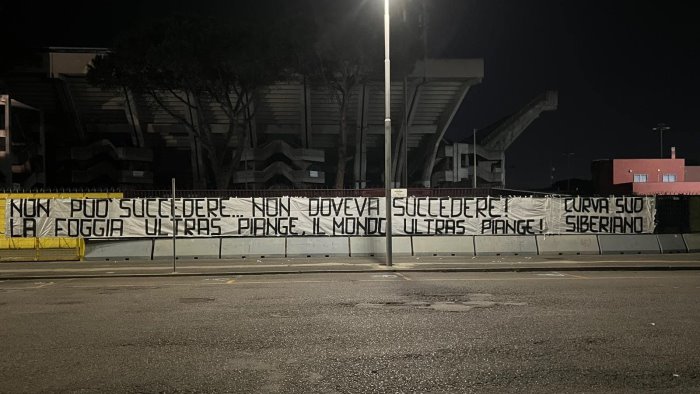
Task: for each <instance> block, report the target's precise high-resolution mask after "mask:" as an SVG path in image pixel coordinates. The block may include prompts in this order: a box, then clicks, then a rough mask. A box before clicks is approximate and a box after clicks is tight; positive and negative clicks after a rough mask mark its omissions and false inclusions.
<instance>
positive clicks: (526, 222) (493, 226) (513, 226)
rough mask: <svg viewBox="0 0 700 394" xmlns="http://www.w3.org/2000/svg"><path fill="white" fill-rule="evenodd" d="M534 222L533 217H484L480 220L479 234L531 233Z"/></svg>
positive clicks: (533, 232)
mask: <svg viewBox="0 0 700 394" xmlns="http://www.w3.org/2000/svg"><path fill="white" fill-rule="evenodd" d="M534 223H535V219H513V220H511V219H486V220H483V221H482V222H481V234H491V235H533V234H535V230H534V228H533V226H534ZM540 226H541V224H540Z"/></svg>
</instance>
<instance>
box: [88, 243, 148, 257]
mask: <svg viewBox="0 0 700 394" xmlns="http://www.w3.org/2000/svg"><path fill="white" fill-rule="evenodd" d="M152 256H153V240H152V239H135V240H122V241H113V240H96V239H94V240H93V239H86V240H85V257H84V259H85V260H89V261H99V260H102V261H106V260H150V259H151V257H152Z"/></svg>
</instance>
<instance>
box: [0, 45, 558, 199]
mask: <svg viewBox="0 0 700 394" xmlns="http://www.w3.org/2000/svg"><path fill="white" fill-rule="evenodd" d="M104 52H105V50H102V49H90V48H88V49H85V48H50V49H49V50H48V51H47V53H45V54H44V56H43V58H42V62H41V64H37V65H36V66H35V67H34V68H31V69H24V70H17V71H16V72H14V73H13V74H12V75H11V76H10V77H8V78H7V80H6V85H7V86H6V88H5V90H7V92H0V93H5V94H7V93H9V95H10V97H12V98H17V99H18V100H21V101H22V102H24V103H26V104H28V105H31V106H32V107H35V108H38V109H40V110H41V111H42V113H43V114H45V115H46V116H45V118H46V134H47V141H48V142H44V140H43V139H42V140H41V141H36V142H35V144H44V146H40V147H31V149H30V147H28V146H26V144H25V145H24V146H20V145H17V147H16V148H14V149H13V150H14V151H17V149H19V150H20V151H21V150H22V149H24V150H31V151H33V152H34V151H36V152H40V151H42V150H43V149H44V148H49V151H50V152H49V153H48V158H47V160H48V161H49V165H48V168H47V177H48V185H50V186H72V187H90V186H95V185H99V186H105V185H108V186H114V187H120V188H125V189H152V188H165V187H163V186H166V185H167V184H169V180H170V177H171V176H174V175H176V174H177V175H178V184H179V185H183V187H190V188H203V187H204V186H205V184H204V166H203V160H202V158H201V157H198V155H197V153H196V152H197V149H194V146H196V144H197V143H198V141H197V140H196V136H194V135H193V133H192V132H190V131H188V129H187V128H186V127H185V126H184V125H183V124H182V123H181V122H180V121H178V120H177V119H176V118H174V117H173V116H171V115H170V114H168V112H166V111H164V110H163V109H162V108H161V107H159V106H158V105H155V103H154V102H152V101H151V100H149V99H148V98H147V97H146V96H143V95H138V94H135V93H134V92H131V91H129V90H127V89H115V90H103V89H100V88H97V87H95V86H91V85H90V84H89V83H88V82H87V79H86V71H87V65H88V64H89V62H90V61H91V59H92V58H93V57H94V56H95V55H97V54H100V53H104ZM483 76H484V66H483V61H482V60H481V59H449V60H448V59H428V60H426V61H421V62H418V63H417V64H416V66H415V69H414V71H413V72H412V73H411V74H410V75H409V76H408V77H407V78H405V79H404V80H402V81H394V82H392V85H391V94H392V97H391V102H392V110H391V113H392V119H395V121H394V122H393V137H392V140H393V143H394V146H393V147H392V152H393V155H392V159H393V161H392V171H393V179H394V180H395V181H396V182H395V183H396V185H397V186H407V185H406V183H408V185H409V186H426V187H428V186H441V185H445V186H447V185H454V184H455V183H459V182H460V181H462V180H463V179H464V178H465V177H466V178H471V176H473V174H474V171H472V170H471V169H470V168H471V167H472V165H471V164H470V163H465V162H464V160H459V153H460V152H461V153H468V152H472V153H473V150H471V148H470V146H471V145H469V144H451V143H448V142H446V141H445V140H444V136H445V133H446V131H447V129H448V128H449V127H450V124H451V122H452V119H453V118H454V116H455V114H456V112H457V110H458V109H459V108H460V106H461V105H462V102H463V100H464V98H465V96H466V95H467V93H468V92H469V89H470V88H471V87H472V86H474V85H476V84H478V83H480V82H481V80H482V78H483ZM332 97H333V95H332V94H330V92H328V91H324V90H322V89H317V88H312V87H311V86H310V84H308V83H304V80H303V79H301V78H300V79H299V80H296V81H282V82H278V83H276V84H274V85H271V86H267V87H265V88H263V89H261V90H260V91H259V92H258V93H257V94H256V96H255V97H254V98H253V99H252V103H251V105H250V110H251V112H252V114H253V115H252V116H251V117H250V121H249V123H248V124H247V125H246V127H247V132H248V133H249V136H248V137H249V138H248V143H249V145H248V146H247V147H246V150H245V152H244V154H243V155H242V157H241V163H240V164H241V165H240V168H239V170H238V171H236V172H234V174H233V179H232V183H233V185H234V187H236V188H269V187H285V188H288V187H297V188H325V187H328V186H330V185H332V183H333V179H331V178H332V177H333V175H334V174H335V165H336V163H335V157H334V155H335V151H336V146H337V141H338V130H339V110H338V105H337V104H336V103H335V102H334V100H333V98H332ZM163 100H164V101H165V103H166V105H168V106H169V108H170V109H171V110H173V111H176V112H177V114H179V115H181V116H183V117H187V118H188V119H196V118H199V117H198V116H197V114H193V113H192V112H193V110H192V109H191V108H188V107H187V106H186V105H184V104H183V103H182V102H181V101H179V100H177V99H176V98H175V97H173V96H168V95H164V96H163ZM383 105H384V91H383V84H382V81H381V80H377V81H371V82H368V83H366V84H364V85H361V86H359V87H358V88H357V89H356V90H355V91H354V92H353V94H352V95H351V99H350V105H349V109H348V112H347V113H348V116H347V124H348V129H349V130H348V131H349V133H348V134H349V138H348V140H349V151H350V152H351V155H352V157H353V158H352V160H351V162H350V163H349V165H350V166H349V168H348V171H349V172H350V175H349V176H348V178H347V179H348V182H346V184H348V185H350V184H352V186H353V187H355V188H365V187H377V186H380V185H381V184H382V182H383V181H382V173H383V159H384V153H383V143H384V140H383V136H384V108H383ZM555 108H556V92H548V93H547V94H546V95H544V96H543V97H539V98H537V99H535V100H534V101H533V102H531V103H529V104H528V105H527V106H526V107H524V108H523V109H522V110H520V111H518V112H516V113H515V114H513V115H512V116H510V117H508V118H506V119H504V120H503V121H501V122H498V123H497V124H495V125H494V126H493V127H490V128H488V129H486V130H482V131H480V132H479V135H480V142H481V143H480V144H478V146H477V147H476V153H477V156H478V158H477V171H476V174H477V176H478V177H479V181H480V182H479V184H480V186H481V185H485V184H488V185H495V186H504V183H505V170H504V168H505V166H504V165H503V163H504V160H505V154H504V152H505V150H506V149H507V148H508V146H510V144H511V143H512V142H513V141H514V140H515V139H516V138H517V137H518V136H519V135H520V133H522V131H523V130H524V129H525V128H526V127H527V126H528V125H529V124H530V123H531V122H532V121H533V120H534V119H536V118H537V117H538V116H539V114H540V113H541V112H542V111H546V110H551V109H555ZM201 110H202V111H205V113H204V114H201V115H204V119H206V120H207V121H208V122H209V123H210V125H211V129H212V132H213V133H215V134H216V133H217V132H218V133H219V134H220V135H223V131H224V130H226V129H227V128H228V119H227V117H226V116H225V115H224V113H223V111H222V110H221V109H220V108H217V105H215V104H214V103H213V102H209V103H205V105H204V106H203V109H201ZM42 126H43V124H42ZM0 127H1V126H0ZM9 127H12V126H11V125H10V126H9ZM14 127H21V126H19V125H17V126H14ZM6 135H9V134H7V133H5V134H3V137H2V138H3V143H5V145H7V146H15V145H16V144H15V141H12V140H6V139H8V137H5V136H6ZM46 144H49V146H46ZM465 150H466V151H465ZM455 155H457V156H455ZM25 156H26V155H25ZM0 160H4V161H5V162H7V160H9V158H8V157H5V158H2V159H0ZM461 164H466V167H467V168H466V172H465V168H462V167H464V166H462V167H460V166H461ZM185 174H186V175H185ZM10 178H12V179H5V186H6V187H7V186H14V187H21V188H29V187H36V186H44V177H43V176H42V177H28V176H23V177H21V178H19V177H16V176H15V177H12V176H11V177H10ZM350 178H351V180H350Z"/></svg>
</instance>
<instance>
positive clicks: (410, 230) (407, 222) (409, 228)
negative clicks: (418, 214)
mask: <svg viewBox="0 0 700 394" xmlns="http://www.w3.org/2000/svg"><path fill="white" fill-rule="evenodd" d="M403 232H404V233H406V234H410V235H418V234H423V232H422V231H421V230H420V229H419V228H418V219H404V220H403Z"/></svg>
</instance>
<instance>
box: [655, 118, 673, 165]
mask: <svg viewBox="0 0 700 394" xmlns="http://www.w3.org/2000/svg"><path fill="white" fill-rule="evenodd" d="M652 130H654V131H658V132H659V139H660V141H659V157H660V158H662V159H663V158H664V131H669V130H671V127H670V126H668V125H667V124H665V123H659V124H657V125H656V127H653V128H652Z"/></svg>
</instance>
